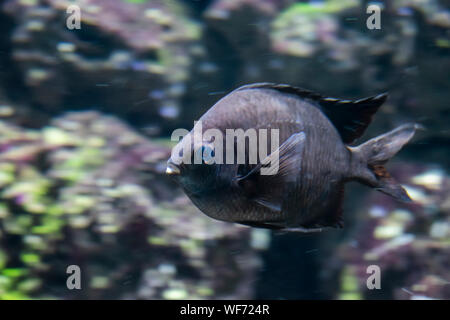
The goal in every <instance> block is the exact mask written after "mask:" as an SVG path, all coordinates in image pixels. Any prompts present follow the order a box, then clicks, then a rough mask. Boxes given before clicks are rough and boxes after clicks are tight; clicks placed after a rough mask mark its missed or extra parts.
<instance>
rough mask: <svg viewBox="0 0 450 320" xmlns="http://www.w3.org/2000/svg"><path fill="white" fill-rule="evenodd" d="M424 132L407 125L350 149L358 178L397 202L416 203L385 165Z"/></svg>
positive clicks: (417, 127)
mask: <svg viewBox="0 0 450 320" xmlns="http://www.w3.org/2000/svg"><path fill="white" fill-rule="evenodd" d="M420 128H421V126H420V125H418V124H414V123H409V124H405V125H402V126H400V127H398V128H396V129H394V130H392V131H389V132H387V133H385V134H383V135H381V136H378V137H376V138H373V139H371V140H369V141H367V142H365V143H363V144H361V145H359V146H357V147H354V148H350V149H351V151H352V162H353V164H352V171H353V172H354V174H355V176H354V178H355V179H356V180H359V181H360V182H362V183H364V184H367V185H369V186H371V187H373V188H375V189H377V190H378V191H381V192H383V193H385V194H387V195H390V196H391V197H393V198H395V199H397V200H400V201H404V202H410V201H412V200H411V198H410V197H409V195H408V193H407V192H406V190H405V189H403V187H402V186H401V185H400V184H399V183H398V182H397V181H396V180H395V179H394V178H393V177H392V176H391V175H390V174H389V172H388V171H387V170H386V168H385V167H384V164H385V163H386V162H387V161H388V160H389V159H391V158H392V157H393V156H394V155H395V154H396V153H397V152H399V151H400V149H401V148H402V147H403V146H404V145H405V144H406V143H408V141H409V140H411V138H412V137H413V136H414V133H415V132H416V130H417V129H420Z"/></svg>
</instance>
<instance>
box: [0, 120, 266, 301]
mask: <svg viewBox="0 0 450 320" xmlns="http://www.w3.org/2000/svg"><path fill="white" fill-rule="evenodd" d="M0 150H1V152H0V199H1V201H0V298H2V299H15V298H68V299H69V298H100V299H102V298H123V299H131V298H133V299H134V298H138V299H174V298H190V299H193V298H198V299H202V298H208V297H209V298H218V297H228V298H250V297H252V294H253V289H252V279H253V277H254V271H255V268H257V267H258V266H259V264H260V261H259V258H258V254H257V252H256V251H255V250H253V249H252V246H255V247H259V248H261V241H256V242H255V237H254V236H253V237H252V234H251V232H250V229H248V228H245V227H239V226H235V225H231V224H226V223H220V222H217V221H212V220H211V219H209V218H207V217H206V216H204V215H202V214H201V213H200V212H198V210H197V209H196V208H195V207H194V206H193V205H191V204H190V203H189V201H188V199H187V198H186V197H185V196H184V195H182V193H181V192H180V191H174V186H173V184H172V182H171V181H169V180H167V178H165V175H164V170H165V160H166V159H167V158H168V156H169V150H170V149H169V148H168V147H167V146H165V145H164V144H162V143H154V142H150V141H148V140H146V139H145V138H143V137H142V136H140V135H139V134H137V133H135V132H133V131H132V130H131V129H130V128H128V127H127V126H126V125H124V124H123V123H122V122H120V121H118V120H116V119H115V118H113V117H109V116H102V115H101V114H99V113H96V112H83V113H69V114H67V115H65V116H63V117H60V118H56V119H55V120H53V122H52V123H51V124H50V125H49V126H47V127H45V128H43V129H41V130H24V129H22V128H20V127H17V126H14V125H11V124H8V123H7V122H0ZM259 238H261V237H259ZM257 239H258V237H257V238H256V240H257ZM69 265H79V266H80V268H81V270H82V288H83V290H72V291H71V290H68V289H67V288H66V279H67V276H68V275H66V268H67V267H68V266H69Z"/></svg>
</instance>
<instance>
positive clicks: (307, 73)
mask: <svg viewBox="0 0 450 320" xmlns="http://www.w3.org/2000/svg"><path fill="white" fill-rule="evenodd" d="M369 4H376V5H378V6H379V7H380V8H382V11H381V24H380V26H381V29H373V30H369V29H368V28H367V25H366V21H367V19H368V18H369V17H370V15H371V14H368V13H366V9H367V6H368V5H369ZM70 5H77V6H78V7H79V8H80V10H81V14H80V17H81V21H80V27H81V28H80V29H72V30H71V29H69V28H68V27H67V21H68V19H69V20H70V19H71V17H72V18H73V17H74V16H73V14H72V13H73V12H71V13H67V11H66V10H67V8H68V7H69V6H70ZM449 5H450V1H448V0H409V1H408V0H395V1H394V0H392V1H384V2H383V1H379V2H369V1H362V0H360V1H359V0H322V1H320V0H316V1H293V0H209V1H207V0H73V1H68V0H3V1H1V2H0V299H219V298H221V299H228V298H232V299H251V298H259V299H427V298H431V299H450V286H449V281H450V224H449V214H450V178H449V176H448V172H449V166H450V161H449V158H450V130H449V123H450V107H449V100H450V81H449V74H450V56H449V53H450V37H449V30H450V11H449ZM71 21H73V20H71ZM253 82H277V83H288V84H292V85H296V86H301V87H304V88H307V89H310V90H315V91H317V92H320V93H322V94H324V95H327V96H336V97H339V98H346V99H357V98H362V97H365V96H368V95H374V94H378V93H380V92H384V91H389V93H390V98H389V100H388V102H387V103H386V104H385V105H384V106H383V107H382V108H381V109H380V111H379V112H378V113H377V115H376V116H375V119H374V122H373V123H372V125H371V126H370V127H369V129H368V130H367V132H366V134H365V135H364V137H363V138H362V139H360V141H358V142H357V144H359V143H361V142H362V141H365V140H367V139H368V138H371V137H374V136H376V135H378V134H381V133H383V132H386V131H388V130H390V129H392V128H394V127H395V126H397V125H399V124H402V123H405V122H411V121H414V122H418V123H421V124H422V125H423V126H425V128H426V130H425V131H421V132H419V133H418V134H417V135H416V137H415V138H414V140H413V141H412V143H410V144H409V145H408V146H407V147H406V148H405V149H404V150H403V151H402V152H400V154H399V155H398V156H397V157H396V158H395V159H394V160H393V161H392V162H390V163H389V165H388V169H389V171H390V172H392V174H393V175H394V176H395V177H396V178H397V179H398V180H399V181H400V182H401V183H402V184H403V185H404V186H405V188H406V189H407V190H408V192H409V194H410V195H411V197H412V198H413V199H414V200H415V202H414V203H412V204H401V203H398V202H395V201H393V200H392V199H391V198H389V197H387V196H384V195H382V194H380V193H378V192H376V191H374V190H369V189H368V188H366V187H363V186H361V185H356V184H355V185H353V184H350V185H349V186H348V187H347V192H346V195H345V198H346V201H345V210H344V212H345V229H342V230H336V231H330V232H328V233H325V234H319V235H310V236H299V235H295V234H277V233H272V232H271V231H267V230H262V229H251V228H247V227H243V226H238V225H234V224H228V223H223V222H219V221H215V220H212V219H210V218H208V217H206V216H205V215H203V214H201V213H200V212H199V211H198V210H197V209H196V208H195V207H194V206H193V205H192V204H191V203H190V201H189V200H188V199H187V198H186V196H185V195H184V194H183V193H182V192H181V190H180V189H178V187H177V186H176V185H174V184H173V183H172V181H171V180H170V179H168V178H166V177H165V176H164V170H165V162H166V160H167V158H168V156H169V154H170V147H171V146H172V142H171V141H170V134H171V133H172V131H173V130H174V129H176V128H186V129H189V130H190V129H191V128H192V126H193V121H194V120H196V119H198V117H199V116H200V115H201V114H203V113H204V112H205V111H206V110H207V109H208V108H209V107H210V106H211V105H212V104H214V103H215V102H216V101H217V100H218V99H220V98H221V97H222V96H224V95H225V94H226V93H228V92H229V91H230V90H232V89H234V88H236V87H238V86H240V85H243V84H248V83H253ZM69 265H78V266H79V267H80V268H81V286H82V289H81V290H68V288H67V287H66V280H67V277H68V276H69V275H68V274H67V273H66V269H67V267H68V266H69ZM370 265H378V266H379V267H380V268H381V289H380V290H368V289H367V286H366V280H367V277H368V276H369V274H367V272H366V271H367V267H368V266H370Z"/></svg>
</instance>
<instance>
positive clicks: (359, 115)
mask: <svg viewBox="0 0 450 320" xmlns="http://www.w3.org/2000/svg"><path fill="white" fill-rule="evenodd" d="M246 89H272V90H276V91H279V92H283V93H287V94H292V95H296V96H298V97H300V98H303V99H310V100H312V101H314V102H316V103H317V104H318V106H319V107H320V109H321V110H322V112H323V113H325V115H326V116H327V117H328V119H329V120H330V121H331V123H333V125H334V126H335V128H336V129H337V130H338V132H339V134H340V135H341V138H342V141H344V143H351V142H353V141H354V140H356V139H357V138H359V137H361V136H362V135H363V133H364V131H365V130H366V128H367V127H368V126H369V124H370V122H371V121H372V116H373V115H374V114H375V113H376V112H377V110H378V108H379V107H380V106H381V105H382V104H383V103H384V102H385V101H386V99H387V96H388V95H387V93H382V94H379V95H376V96H372V97H368V98H363V99H359V100H355V101H351V100H342V99H337V98H329V97H324V96H322V95H320V94H318V93H315V92H312V91H309V90H306V89H302V88H298V87H293V86H290V85H286V84H274V83H255V84H251V85H246V86H243V87H240V88H239V89H237V90H246Z"/></svg>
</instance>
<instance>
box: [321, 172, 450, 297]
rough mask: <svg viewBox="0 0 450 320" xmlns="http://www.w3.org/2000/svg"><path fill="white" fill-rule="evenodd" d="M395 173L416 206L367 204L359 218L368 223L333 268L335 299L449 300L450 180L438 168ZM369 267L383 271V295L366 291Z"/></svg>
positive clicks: (376, 199)
mask: <svg viewBox="0 0 450 320" xmlns="http://www.w3.org/2000/svg"><path fill="white" fill-rule="evenodd" d="M394 172H396V174H397V175H399V176H401V177H403V178H402V180H403V181H407V184H405V185H404V186H405V188H406V189H407V191H408V193H409V194H410V196H411V198H412V199H413V200H414V203H412V204H410V205H404V206H403V207H401V208H398V206H396V205H395V203H394V202H392V201H391V200H390V199H387V198H386V197H384V196H382V195H374V196H372V197H371V199H369V200H368V201H367V205H366V208H363V209H362V210H361V212H359V213H358V216H361V217H364V218H362V219H360V220H359V221H358V222H357V223H356V226H355V229H354V231H353V232H352V234H351V235H350V236H349V240H347V241H345V242H344V243H343V244H341V245H339V246H338V248H337V250H336V254H335V256H334V258H333V259H331V262H329V264H328V266H329V269H331V270H333V271H332V272H330V270H328V272H329V274H328V278H329V279H328V281H331V282H332V280H331V279H337V282H338V284H337V294H335V295H334V296H333V297H334V298H341V299H362V298H366V299H370V298H385V299H386V298H390V299H392V298H395V299H449V298H450V287H449V282H448V279H449V278H450V273H449V270H450V269H449V266H450V255H449V254H448V253H449V252H450V251H449V250H450V228H449V226H450V206H449V203H450V198H449V194H448V191H446V190H448V189H449V187H450V178H449V176H448V175H447V174H446V173H445V171H444V170H443V169H441V168H439V167H436V166H425V167H423V166H417V165H406V166H405V165H403V166H402V167H397V168H394ZM370 265H377V266H379V268H380V271H381V289H380V290H369V289H368V288H367V287H366V280H367V278H368V277H369V274H368V273H367V267H368V266H370ZM328 281H326V282H325V283H327V282H328Z"/></svg>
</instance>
